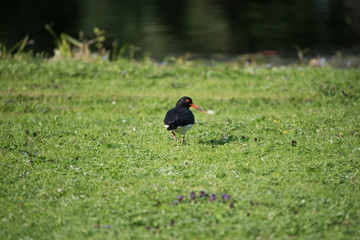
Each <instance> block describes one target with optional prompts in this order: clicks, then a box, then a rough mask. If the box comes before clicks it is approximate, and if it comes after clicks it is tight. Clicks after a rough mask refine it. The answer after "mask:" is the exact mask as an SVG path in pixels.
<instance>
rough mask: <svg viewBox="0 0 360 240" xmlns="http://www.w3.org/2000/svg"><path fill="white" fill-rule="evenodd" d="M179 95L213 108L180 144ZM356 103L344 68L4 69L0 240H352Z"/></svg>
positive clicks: (358, 124)
mask: <svg viewBox="0 0 360 240" xmlns="http://www.w3.org/2000/svg"><path fill="white" fill-rule="evenodd" d="M182 96H190V97H192V99H193V102H194V103H195V104H196V105H197V106H199V107H201V108H203V109H204V110H207V111H208V110H211V111H213V114H204V113H201V112H199V111H196V110H194V111H193V112H194V115H195V119H196V123H195V125H194V127H193V128H192V129H191V130H189V131H188V133H187V135H186V138H185V144H184V146H181V145H180V142H177V143H176V142H175V141H174V140H173V138H172V136H171V134H170V133H169V132H167V131H166V129H165V128H164V126H163V119H164V117H165V114H166V112H167V111H168V110H170V109H171V108H173V107H174V106H175V104H176V101H177V100H178V99H179V98H181V97H182ZM359 98H360V70H359V69H350V68H348V69H335V68H331V67H329V66H325V67H322V68H314V67H307V66H301V67H299V66H289V67H277V68H275V67H273V68H267V67H265V66H264V67H262V66H249V67H245V68H244V67H242V66H239V65H236V64H235V63H214V64H211V65H209V66H203V65H199V64H191V63H189V62H187V63H183V64H171V63H166V64H155V63H140V62H137V63H136V62H131V61H125V60H119V61H115V62H109V61H100V60H99V61H95V62H85V61H74V60H62V61H51V60H44V59H37V58H32V59H24V60H14V59H10V60H1V61H0V114H1V115H0V134H1V138H0V158H1V160H0V171H1V182H0V205H1V210H0V238H1V239H358V238H359V236H360V228H359V226H360V210H359V209H360V182H359V174H360V111H359V110H360V105H359V104H360V102H359ZM211 111H210V112H211ZM191 192H193V193H191Z"/></svg>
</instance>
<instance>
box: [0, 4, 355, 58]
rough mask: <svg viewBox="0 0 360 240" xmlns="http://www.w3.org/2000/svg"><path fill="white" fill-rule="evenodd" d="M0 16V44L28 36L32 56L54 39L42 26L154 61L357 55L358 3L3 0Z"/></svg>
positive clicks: (47, 49)
mask: <svg viewBox="0 0 360 240" xmlns="http://www.w3.org/2000/svg"><path fill="white" fill-rule="evenodd" d="M0 12H1V14H0V43H2V44H5V45H6V46H12V45H14V44H16V43H17V42H18V41H20V40H21V39H23V38H24V37H25V35H29V37H30V39H32V40H34V41H33V43H34V44H33V45H32V46H31V48H32V49H33V50H34V51H36V52H46V53H49V54H50V55H51V54H53V49H54V38H53V37H52V36H51V35H50V34H49V32H48V31H46V30H45V28H44V25H45V24H50V25H51V26H52V28H53V29H54V31H55V32H56V33H58V34H60V33H62V32H64V33H67V34H69V35H71V36H73V37H74V38H78V36H79V32H80V31H83V32H84V36H85V37H86V38H88V39H91V38H93V37H94V32H93V29H94V27H98V28H100V29H102V30H104V31H105V36H106V41H105V46H106V48H107V49H111V48H112V46H114V44H115V43H117V44H118V46H121V45H124V44H133V45H135V46H138V47H139V48H138V50H139V51H138V52H137V56H138V57H142V56H144V55H145V54H146V55H149V56H150V57H151V58H153V59H156V60H161V59H164V58H166V57H169V56H179V55H182V54H191V56H193V57H194V58H195V57H199V58H200V57H203V58H219V59H227V58H231V57H234V56H238V55H241V54H245V53H258V52H261V53H263V54H264V55H274V56H275V55H276V56H281V57H284V58H292V57H293V58H297V52H298V50H299V49H306V53H307V54H308V55H309V56H313V57H318V56H332V55H334V54H339V53H341V54H350V55H356V54H359V52H360V0H273V1H271V0H172V1H169V0H101V1H100V0H51V1H45V0H32V1H29V0H11V1H10V0H8V1H6V0H5V1H3V2H2V4H1V11H0ZM295 46H296V47H295Z"/></svg>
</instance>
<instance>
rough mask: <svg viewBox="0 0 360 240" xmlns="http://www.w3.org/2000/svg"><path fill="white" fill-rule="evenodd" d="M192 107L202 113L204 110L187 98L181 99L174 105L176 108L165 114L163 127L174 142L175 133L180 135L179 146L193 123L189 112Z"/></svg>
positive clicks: (192, 116)
mask: <svg viewBox="0 0 360 240" xmlns="http://www.w3.org/2000/svg"><path fill="white" fill-rule="evenodd" d="M190 107H193V108H195V109H197V110H199V111H201V112H203V113H206V112H205V111H204V110H202V109H201V108H199V107H198V106H196V105H195V104H193V102H192V99H191V98H189V97H186V96H185V97H182V98H180V100H179V101H178V102H177V103H176V107H175V108H173V109H171V110H170V111H168V112H167V113H166V116H165V119H164V125H165V127H166V129H167V130H168V131H170V132H171V134H172V136H173V138H174V140H175V141H176V135H175V133H174V132H176V133H181V134H182V137H181V145H183V143H184V139H185V134H186V131H187V130H189V129H190V128H191V127H192V126H193V125H194V122H195V118H194V114H193V113H192V112H191V111H190V109H189V108H190Z"/></svg>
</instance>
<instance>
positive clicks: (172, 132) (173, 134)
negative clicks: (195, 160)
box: [170, 130, 176, 141]
mask: <svg viewBox="0 0 360 240" xmlns="http://www.w3.org/2000/svg"><path fill="white" fill-rule="evenodd" d="M170 132H171V134H172V136H173V138H174V140H175V141H176V135H175V133H174V131H173V130H170Z"/></svg>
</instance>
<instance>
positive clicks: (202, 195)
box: [200, 190, 209, 197]
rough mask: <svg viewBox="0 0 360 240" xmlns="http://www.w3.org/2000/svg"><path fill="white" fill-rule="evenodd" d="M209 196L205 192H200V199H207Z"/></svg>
mask: <svg viewBox="0 0 360 240" xmlns="http://www.w3.org/2000/svg"><path fill="white" fill-rule="evenodd" d="M207 196H209V195H207V193H206V192H205V191H204V190H202V191H201V192H200V197H207Z"/></svg>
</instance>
